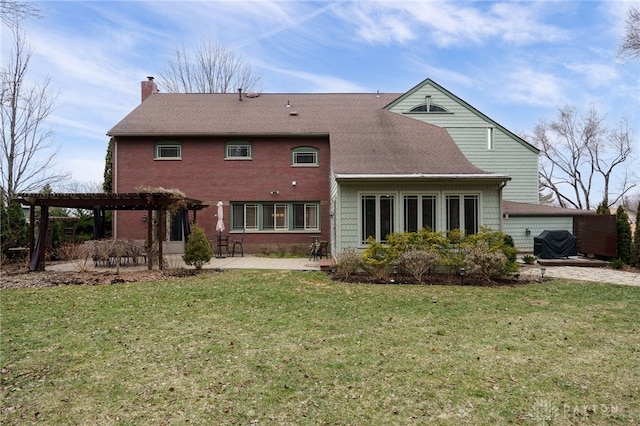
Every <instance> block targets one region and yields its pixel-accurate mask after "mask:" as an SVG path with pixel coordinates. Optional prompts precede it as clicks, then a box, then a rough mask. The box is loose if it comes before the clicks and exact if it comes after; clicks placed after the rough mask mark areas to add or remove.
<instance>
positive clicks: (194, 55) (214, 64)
mask: <svg viewBox="0 0 640 426" xmlns="http://www.w3.org/2000/svg"><path fill="white" fill-rule="evenodd" d="M258 80H260V77H259V76H256V75H255V74H254V73H253V71H252V70H251V67H250V66H249V65H248V64H246V63H245V62H244V61H243V60H242V58H241V57H240V56H239V55H238V54H236V52H234V51H233V50H231V49H229V48H228V47H225V46H223V45H222V44H220V43H217V42H213V41H210V40H209V41H201V42H200V43H199V44H198V45H197V47H196V48H195V50H194V51H193V52H189V51H187V49H186V47H184V46H183V47H182V48H181V49H176V50H175V52H174V56H173V57H172V59H170V60H169V61H167V63H166V64H165V68H164V71H163V72H161V73H160V78H159V83H160V86H161V87H162V88H163V89H164V90H166V91H167V92H170V93H229V92H234V91H236V90H237V89H243V90H244V91H245V92H250V91H253V90H255V89H256V87H255V86H256V84H257V83H258Z"/></svg>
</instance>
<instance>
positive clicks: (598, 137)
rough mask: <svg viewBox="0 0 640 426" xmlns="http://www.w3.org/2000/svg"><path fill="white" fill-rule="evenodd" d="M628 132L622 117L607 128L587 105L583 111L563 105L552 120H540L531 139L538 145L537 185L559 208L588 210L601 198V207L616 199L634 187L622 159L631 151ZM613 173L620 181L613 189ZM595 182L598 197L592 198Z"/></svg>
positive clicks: (630, 155) (613, 202) (628, 156)
mask: <svg viewBox="0 0 640 426" xmlns="http://www.w3.org/2000/svg"><path fill="white" fill-rule="evenodd" d="M632 133H633V131H632V130H630V129H629V127H628V125H627V121H626V119H623V120H622V122H621V123H620V125H619V126H618V127H617V128H609V127H607V126H606V123H605V117H604V116H600V115H599V114H598V112H597V111H596V109H595V107H594V106H593V105H592V106H591V108H590V109H589V111H588V113H587V114H586V115H580V114H579V113H578V112H577V111H576V109H575V108H573V107H570V106H566V107H564V108H562V109H560V110H559V113H558V117H557V119H556V120H555V121H552V122H546V121H545V120H540V122H539V123H538V124H537V125H536V127H535V130H534V135H533V138H532V141H533V143H534V144H535V145H536V146H537V147H538V148H539V149H540V150H541V157H542V158H541V162H540V185H541V186H542V188H544V189H548V190H550V191H551V192H552V193H553V195H554V197H555V199H556V200H557V202H558V203H559V204H560V206H562V207H573V208H578V209H586V210H589V209H591V208H592V207H594V202H595V204H597V203H598V202H600V200H601V199H603V200H604V204H606V206H607V207H609V206H612V205H614V204H616V203H617V202H618V201H620V200H621V199H623V197H624V195H625V194H626V193H627V192H629V191H630V190H631V189H632V188H634V187H635V186H636V183H634V182H633V179H632V175H630V174H629V173H628V170H627V168H626V164H625V162H626V161H627V160H629V159H631V158H632V154H633V149H632V143H631V138H632ZM620 169H622V170H620ZM614 177H615V178H617V179H618V180H620V183H619V189H618V191H616V192H615V193H614V192H613V190H612V188H611V185H612V184H613V180H614ZM600 185H602V187H603V196H602V198H598V199H594V195H595V194H594V187H599V186H600Z"/></svg>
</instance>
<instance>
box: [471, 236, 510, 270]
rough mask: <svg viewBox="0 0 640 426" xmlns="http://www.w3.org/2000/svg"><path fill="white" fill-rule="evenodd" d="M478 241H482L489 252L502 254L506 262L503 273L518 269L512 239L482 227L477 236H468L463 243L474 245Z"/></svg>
mask: <svg viewBox="0 0 640 426" xmlns="http://www.w3.org/2000/svg"><path fill="white" fill-rule="evenodd" d="M478 241H484V242H486V243H487V246H488V248H489V250H490V251H492V252H494V251H500V252H502V254H504V256H505V258H506V260H507V262H506V264H505V272H513V271H515V270H516V269H517V268H518V265H517V264H516V259H517V255H518V252H517V250H516V248H515V247H514V244H513V238H512V237H511V236H510V235H507V234H505V233H504V232H500V231H494V230H492V229H489V228H485V227H482V228H481V229H480V232H478V233H477V234H473V235H469V236H467V238H466V239H465V243H468V244H471V245H475V244H477V242H478Z"/></svg>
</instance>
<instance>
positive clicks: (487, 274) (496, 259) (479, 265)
mask: <svg viewBox="0 0 640 426" xmlns="http://www.w3.org/2000/svg"><path fill="white" fill-rule="evenodd" d="M463 252H464V267H465V274H466V275H470V276H473V275H475V276H477V277H478V278H479V279H481V280H483V281H491V278H492V277H496V276H500V275H504V274H505V272H506V266H507V263H508V260H507V257H506V256H505V255H504V253H502V252H501V251H500V250H491V249H490V247H489V244H488V243H487V242H486V241H482V240H479V241H476V243H475V245H471V244H467V245H465V247H464V249H463Z"/></svg>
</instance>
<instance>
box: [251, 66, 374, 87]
mask: <svg viewBox="0 0 640 426" xmlns="http://www.w3.org/2000/svg"><path fill="white" fill-rule="evenodd" d="M263 68H265V69H268V70H269V71H272V72H275V73H278V74H281V75H283V76H286V77H287V79H289V80H291V79H295V80H299V81H302V82H304V85H305V87H308V89H306V90H304V91H305V92H309V93H360V92H366V91H367V90H366V89H365V88H364V87H362V86H361V85H359V84H357V83H354V82H351V81H348V80H345V79H342V78H339V77H336V76H333V75H322V74H315V73H311V72H306V71H298V70H288V69H282V68H277V67H273V66H269V65H263ZM290 84H291V85H292V86H295V85H296V83H295V82H291V83H290ZM284 91H285V92H286V90H284Z"/></svg>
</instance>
